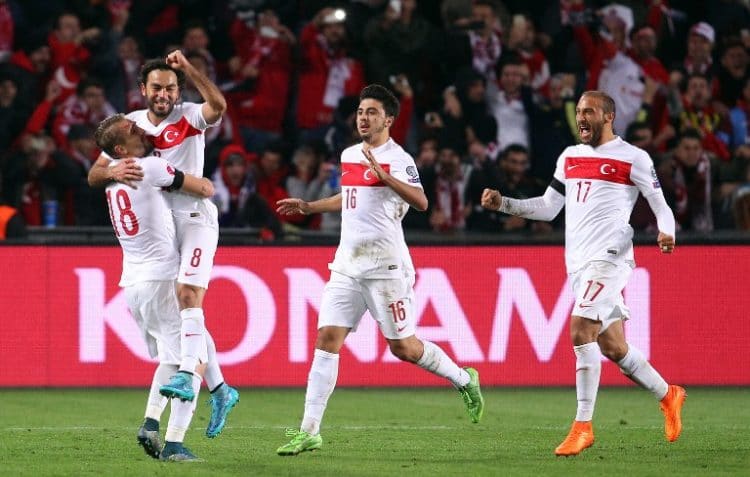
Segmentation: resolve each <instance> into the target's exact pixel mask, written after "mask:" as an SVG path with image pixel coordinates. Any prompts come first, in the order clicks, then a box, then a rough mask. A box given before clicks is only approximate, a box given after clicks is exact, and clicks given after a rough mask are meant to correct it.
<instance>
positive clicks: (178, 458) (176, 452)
mask: <svg viewBox="0 0 750 477" xmlns="http://www.w3.org/2000/svg"><path fill="white" fill-rule="evenodd" d="M159 459H160V460H165V461H170V462H203V459H201V458H200V457H197V456H196V455H195V454H193V453H192V452H190V449H188V448H187V447H185V446H184V445H182V442H167V443H166V444H165V445H164V449H162V451H161V457H160V458H159Z"/></svg>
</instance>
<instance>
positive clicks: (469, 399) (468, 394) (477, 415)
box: [458, 368, 484, 424]
mask: <svg viewBox="0 0 750 477" xmlns="http://www.w3.org/2000/svg"><path fill="white" fill-rule="evenodd" d="M464 369H465V370H466V372H467V373H469V377H470V380H469V383H468V384H467V385H466V386H464V387H462V388H458V392H459V393H461V397H462V398H463V399H464V403H465V404H466V412H468V413H469V417H470V418H471V422H473V423H474V424H476V423H477V422H479V421H480V420H481V419H482V413H483V412H484V398H483V397H482V390H481V388H480V387H479V372H477V370H476V369H474V368H464Z"/></svg>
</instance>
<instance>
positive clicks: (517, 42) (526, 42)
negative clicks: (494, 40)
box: [506, 14, 550, 96]
mask: <svg viewBox="0 0 750 477" xmlns="http://www.w3.org/2000/svg"><path fill="white" fill-rule="evenodd" d="M506 51H507V52H514V53H516V54H517V55H518V56H519V57H520V58H521V60H522V61H523V62H524V63H525V64H526V67H527V68H528V69H529V82H528V85H529V86H531V88H532V89H533V90H534V92H535V93H537V94H540V95H542V96H546V95H547V87H548V83H549V79H550V69H549V62H548V61H547V57H546V56H545V54H544V52H543V51H542V50H541V49H540V48H538V47H537V45H536V27H535V26H534V21H533V20H532V18H531V17H530V16H529V15H527V14H517V15H514V16H513V22H512V23H511V25H510V32H509V33H508V43H507V45H506Z"/></svg>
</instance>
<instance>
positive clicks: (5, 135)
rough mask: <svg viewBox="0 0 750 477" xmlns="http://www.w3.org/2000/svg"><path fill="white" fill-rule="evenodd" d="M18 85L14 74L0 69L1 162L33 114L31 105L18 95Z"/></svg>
mask: <svg viewBox="0 0 750 477" xmlns="http://www.w3.org/2000/svg"><path fill="white" fill-rule="evenodd" d="M18 86H19V85H18V79H17V78H16V77H15V76H14V75H13V74H11V73H10V72H2V71H0V162H1V161H2V157H3V156H5V154H6V151H8V149H10V146H11V144H12V143H13V141H14V140H15V139H16V138H17V137H18V135H19V134H21V131H23V129H24V126H25V125H26V120H27V119H28V118H29V116H30V114H31V110H30V109H29V107H30V106H31V105H30V104H28V103H24V101H23V98H21V97H19V96H18V92H19V87H18Z"/></svg>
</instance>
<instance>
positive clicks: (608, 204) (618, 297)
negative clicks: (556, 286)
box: [482, 91, 686, 456]
mask: <svg viewBox="0 0 750 477" xmlns="http://www.w3.org/2000/svg"><path fill="white" fill-rule="evenodd" d="M614 119H615V102H614V100H613V99H612V98H611V97H610V96H608V95H607V94H605V93H602V92H600V91H587V92H585V93H583V95H582V96H581V98H580V100H579V101H578V105H577V107H576V122H577V124H578V134H579V136H580V139H581V143H582V144H579V145H576V146H570V147H568V148H566V149H565V150H564V151H563V153H562V154H561V155H560V157H559V158H558V160H557V166H556V169H555V172H554V176H553V178H552V182H551V184H550V185H549V187H548V188H547V190H546V192H545V193H544V195H543V196H540V197H534V198H530V199H524V200H518V199H511V198H509V197H502V196H501V195H500V192H498V191H496V190H491V189H485V190H484V191H483V193H482V206H483V207H485V208H487V209H490V210H499V211H501V212H505V213H508V214H512V215H517V216H520V217H525V218H528V219H534V220H552V219H554V218H555V216H556V215H557V214H558V213H559V212H560V209H562V208H563V206H565V264H566V267H567V271H568V274H569V275H570V280H571V284H572V287H573V292H574V293H575V304H574V308H573V313H572V316H571V319H570V334H571V337H572V340H573V351H574V352H575V355H576V395H577V399H578V410H577V412H576V417H575V421H574V422H573V426H572V427H571V429H570V433H569V434H568V436H567V437H566V438H565V440H564V441H563V442H562V443H561V444H560V445H559V446H558V447H557V448H556V449H555V454H556V455H564V456H569V455H576V454H579V453H580V452H581V451H583V450H584V449H586V448H587V447H589V446H591V445H592V444H593V443H594V430H593V427H592V425H591V420H592V417H593V414H594V403H595V402H596V394H597V391H598V388H599V374H600V371H601V359H600V354H599V353H600V351H601V353H603V354H604V356H606V357H607V358H609V359H610V360H612V361H614V362H615V363H616V364H617V365H618V366H619V367H620V369H621V370H622V372H623V373H624V374H625V375H626V376H627V377H628V378H630V379H631V380H632V381H633V382H635V383H636V384H638V385H639V386H641V387H643V388H645V389H647V390H648V391H650V392H651V393H652V394H653V395H654V397H655V398H656V399H658V400H659V401H660V403H661V410H662V412H663V413H664V418H665V420H664V431H665V434H666V438H667V440H668V441H670V442H672V441H675V440H676V439H677V438H678V437H679V436H680V432H681V431H682V421H681V418H680V411H681V409H682V405H683V402H684V400H685V396H686V394H685V390H684V389H683V388H682V387H680V386H676V385H668V384H667V382H666V381H664V379H663V378H662V377H661V376H660V375H659V373H658V372H657V371H656V370H655V369H654V368H653V367H652V366H651V364H650V363H649V362H648V361H647V360H646V357H645V356H644V355H643V353H642V352H641V351H639V350H638V349H637V348H636V347H635V346H633V345H632V344H630V343H627V342H626V341H625V333H624V329H623V321H624V320H627V319H628V318H630V311H629V310H628V308H627V307H626V306H625V303H624V301H623V297H622V290H623V288H624V287H625V285H626V284H627V282H628V278H629V277H630V274H631V271H632V269H633V267H634V266H635V262H634V260H633V242H632V237H633V229H632V228H631V227H630V225H629V224H628V221H629V219H630V213H631V212H632V210H633V206H634V205H635V201H636V199H637V198H638V192H639V191H640V193H641V194H643V196H644V197H645V198H646V200H647V201H648V204H649V206H650V207H651V210H652V211H653V212H654V215H655V216H656V221H657V225H658V228H659V234H658V237H657V239H656V241H657V243H658V245H659V248H660V250H661V251H662V253H672V252H673V251H674V246H675V238H674V236H675V221H674V216H673V215H672V211H671V210H670V209H669V206H668V205H667V203H666V201H665V200H664V194H663V192H662V190H661V186H660V185H659V181H658V179H657V177H656V172H655V171H654V164H653V162H652V160H651V158H650V157H649V155H648V154H647V153H646V152H645V151H643V150H642V149H639V148H637V147H635V146H632V145H631V144H628V143H627V142H625V141H623V140H622V139H621V138H620V137H619V136H616V135H615V133H614V130H613V127H612V123H613V121H614Z"/></svg>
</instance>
